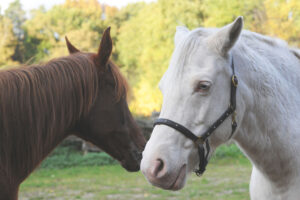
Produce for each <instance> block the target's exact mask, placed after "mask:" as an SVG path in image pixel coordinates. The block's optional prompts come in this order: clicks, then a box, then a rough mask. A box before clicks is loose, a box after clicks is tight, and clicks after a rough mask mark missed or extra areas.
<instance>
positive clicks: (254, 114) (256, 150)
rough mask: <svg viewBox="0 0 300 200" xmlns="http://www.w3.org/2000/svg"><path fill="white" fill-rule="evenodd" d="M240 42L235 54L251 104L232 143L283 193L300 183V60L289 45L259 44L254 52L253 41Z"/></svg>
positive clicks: (243, 95)
mask: <svg viewBox="0 0 300 200" xmlns="http://www.w3.org/2000/svg"><path fill="white" fill-rule="evenodd" d="M241 40H245V41H241V42H240V44H239V45H237V47H236V49H234V50H233V56H234V59H235V64H236V68H237V69H236V70H237V74H238V77H239V82H240V83H241V84H240V85H239V89H238V93H239V94H238V95H239V96H240V97H241V98H240V99H243V101H244V102H243V103H244V104H245V105H247V106H246V112H245V115H244V116H243V119H240V120H242V122H241V126H240V128H239V131H238V133H237V134H236V136H235V137H234V140H235V141H236V143H237V144H238V145H239V146H240V148H241V149H242V151H244V153H245V154H246V155H247V156H248V157H249V159H250V160H251V162H252V163H253V165H254V166H255V168H256V169H257V170H258V171H259V172H260V173H261V174H263V176H264V177H265V178H266V180H268V181H269V182H270V183H271V187H273V188H274V189H279V190H282V191H284V190H287V187H289V185H290V184H293V182H298V181H299V177H298V175H299V167H300V165H299V164H300V157H299V156H295V155H299V153H300V129H299V128H300V123H298V122H300V87H299V86H300V82H298V85H297V81H299V80H300V62H299V60H298V59H297V58H296V57H295V56H294V55H293V54H292V53H291V52H290V51H289V49H288V48H287V47H284V46H278V47H276V46H275V44H274V46H272V45H271V44H267V43H265V44H264V43H263V42H261V41H259V42H260V43H261V44H259V45H263V47H262V46H260V48H257V49H256V48H255V46H252V47H251V46H249V44H248V43H250V42H249V40H251V38H250V39H249V38H247V36H245V37H244V38H243V37H242V38H241ZM247 40H248V43H247ZM262 49H264V50H262ZM270 52H272V55H270ZM237 109H238V108H237ZM278 192H280V191H278Z"/></svg>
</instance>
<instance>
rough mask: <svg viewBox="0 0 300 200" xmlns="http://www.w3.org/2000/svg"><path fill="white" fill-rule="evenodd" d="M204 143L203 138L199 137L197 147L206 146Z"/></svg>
mask: <svg viewBox="0 0 300 200" xmlns="http://www.w3.org/2000/svg"><path fill="white" fill-rule="evenodd" d="M204 142H205V141H203V139H202V138H201V137H198V139H197V140H196V141H195V143H196V144H197V145H200V144H202V145H203V144H204Z"/></svg>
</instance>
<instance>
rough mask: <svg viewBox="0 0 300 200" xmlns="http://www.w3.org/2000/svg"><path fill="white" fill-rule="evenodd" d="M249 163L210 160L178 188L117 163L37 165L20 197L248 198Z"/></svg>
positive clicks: (83, 198)
mask: <svg viewBox="0 0 300 200" xmlns="http://www.w3.org/2000/svg"><path fill="white" fill-rule="evenodd" d="M250 172H251V165H250V163H249V162H248V163H243V164H237V163H236V160H235V159H233V158H229V159H227V161H226V162H224V161H222V160H221V161H218V160H213V161H212V162H210V163H209V165H208V166H207V171H206V173H205V174H204V176H203V177H201V178H199V177H197V176H196V175H194V174H191V175H190V177H189V180H188V182H187V185H186V186H185V188H184V189H182V190H180V191H176V192H173V191H165V190H162V189H159V188H156V187H153V186H151V185H150V184H149V183H148V182H147V181H146V180H145V178H144V176H143V175H142V174H141V173H140V172H138V173H128V172H127V171H125V170H124V169H123V168H122V167H120V166H119V165H110V166H86V167H84V166H80V167H72V168H65V169H55V168H53V169H39V170H37V171H36V172H35V173H33V174H32V175H31V176H30V177H29V178H28V179H27V180H26V181H25V182H24V183H23V184H22V185H21V188H20V199H22V200H27V199H82V200H89V199H91V200H92V199H95V200H96V199H97V200H99V199H118V200H127V199H161V200H163V199H164V200H165V199H170V200H173V199H176V200H177V199H178V200H181V199H182V200H185V199H200V200H201V199H203V200H216V199H222V200H243V199H245V200H246V199H249V192H248V187H249V177H250Z"/></svg>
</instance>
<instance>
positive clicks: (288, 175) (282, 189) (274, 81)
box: [141, 17, 300, 200]
mask: <svg viewBox="0 0 300 200" xmlns="http://www.w3.org/2000/svg"><path fill="white" fill-rule="evenodd" d="M242 28H243V18H242V17H239V18H237V19H236V20H235V21H234V22H233V23H231V24H229V25H227V26H225V27H223V28H220V29H216V28H197V29H195V30H192V31H189V30H188V29H187V28H185V27H178V28H177V31H176V34H175V50H174V52H173V56H172V59H171V62H170V65H169V68H168V70H167V71H166V73H165V74H164V76H163V77H162V79H161V81H160V84H159V88H160V90H161V91H162V93H163V98H164V99H163V105H162V109H161V113H160V118H166V119H170V120H173V121H175V122H178V123H179V124H182V125H184V126H185V127H186V128H187V129H189V130H190V131H192V132H193V133H194V134H195V135H197V136H200V134H201V133H203V132H204V131H205V130H207V129H208V127H209V126H210V125H211V124H213V123H214V122H215V121H216V120H217V119H218V118H219V117H220V115H221V114H222V113H223V112H224V111H225V110H226V109H227V108H228V104H229V101H230V89H231V83H230V82H231V81H230V79H231V76H232V74H233V70H232V67H231V61H233V62H234V65H235V74H236V76H237V77H238V81H239V84H238V86H237V94H236V112H237V113H236V114H237V115H236V121H237V129H236V131H234V133H233V135H231V130H232V126H231V117H229V118H227V119H226V120H225V121H224V122H223V123H222V124H221V125H220V126H219V127H218V128H217V129H216V130H214V132H213V133H212V135H210V136H209V137H208V142H209V146H210V148H211V151H210V153H209V155H208V158H209V157H211V154H212V152H213V151H214V150H215V149H216V148H217V147H218V146H219V145H221V144H223V143H226V142H228V139H229V138H231V140H233V141H234V142H235V143H236V144H237V145H238V146H239V148H240V149H241V150H242V151H243V152H244V154H245V155H246V156H247V157H248V158H249V160H250V161H251V163H252V165H253V170H252V175H251V182H250V196H251V199H259V200H264V199H267V200H277V199H278V200H279V199H280V200H296V199H297V200H298V199H300V50H298V49H292V48H290V47H288V45H287V44H286V43H285V42H284V41H282V40H279V39H275V38H271V37H266V36H263V35H260V34H257V33H253V32H250V31H245V30H244V31H242ZM205 151H206V152H207V147H206V146H205ZM199 162H201V160H200V159H199V156H198V151H197V145H195V143H194V142H193V141H192V140H190V139H189V138H187V137H185V136H184V135H183V134H181V133H180V132H179V131H177V130H176V129H173V128H171V127H169V126H166V125H164V124H162V125H157V126H155V128H154V130H153V133H152V135H151V138H150V140H149V141H148V143H147V145H146V148H145V150H144V152H143V159H142V162H141V171H142V172H143V174H144V175H145V177H146V178H147V180H148V181H149V182H150V183H151V184H153V185H155V186H158V187H161V188H164V189H170V190H179V189H181V188H183V187H184V185H185V182H186V179H187V174H188V173H189V172H191V171H193V170H195V169H196V167H197V165H198V164H199Z"/></svg>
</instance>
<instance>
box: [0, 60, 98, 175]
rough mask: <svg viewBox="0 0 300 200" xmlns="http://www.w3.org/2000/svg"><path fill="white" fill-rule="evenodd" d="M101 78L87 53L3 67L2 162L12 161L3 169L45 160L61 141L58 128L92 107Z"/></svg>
mask: <svg viewBox="0 0 300 200" xmlns="http://www.w3.org/2000/svg"><path fill="white" fill-rule="evenodd" d="M97 81H98V77H97V73H96V68H95V66H94V64H93V63H92V62H91V61H90V59H88V57H87V56H85V55H84V54H78V55H76V56H68V57H64V58H60V59H55V60H52V61H50V62H48V63H46V64H44V65H35V66H30V67H26V66H24V67H21V68H19V69H13V70H8V71H3V72H0V91H1V93H0V131H1V134H0V142H1V145H0V163H6V164H7V166H1V165H0V171H1V170H4V171H9V170H12V171H15V172H19V173H20V174H24V170H26V169H32V166H34V165H36V164H37V162H40V160H41V157H43V156H45V155H47V154H48V153H49V148H50V146H51V145H53V143H58V142H59V141H54V140H57V139H55V138H53V133H59V132H63V131H64V129H65V128H66V127H70V126H71V125H72V124H74V123H75V121H76V120H78V119H79V118H80V117H81V116H82V114H86V113H87V112H88V111H89V109H90V108H91V106H92V105H93V102H94V99H95V98H96V96H97V87H98V83H97ZM8 102H9V103H8ZM28 105H31V106H28ZM12 132H13V133H14V135H16V136H17V137H12V135H10V134H11V133H12ZM29 134H30V135H31V136H30V137H29ZM24 144H31V145H27V146H26V145H24ZM11 146H14V148H11ZM26 148H27V149H26ZM10 155H15V157H11V156H10ZM26 165H29V166H26ZM8 166H13V167H14V169H9V167H8ZM1 167H2V169H1ZM0 173H1V172H0ZM25 174H26V173H25ZM16 176H18V174H16ZM23 178H25V177H23Z"/></svg>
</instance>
